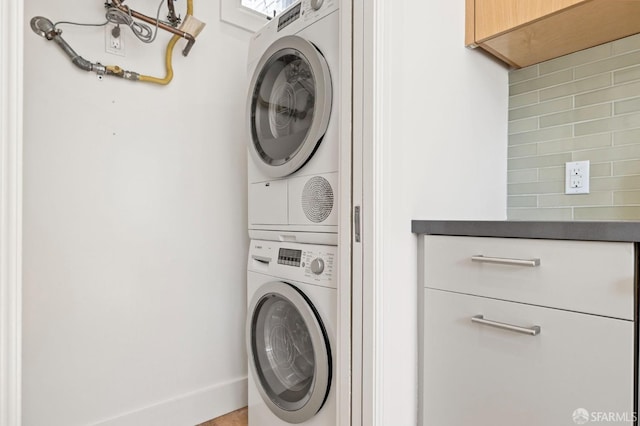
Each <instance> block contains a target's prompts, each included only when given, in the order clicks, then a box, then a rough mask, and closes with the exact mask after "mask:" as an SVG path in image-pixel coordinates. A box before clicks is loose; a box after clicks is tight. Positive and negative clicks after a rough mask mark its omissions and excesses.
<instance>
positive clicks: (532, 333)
mask: <svg viewBox="0 0 640 426" xmlns="http://www.w3.org/2000/svg"><path fill="white" fill-rule="evenodd" d="M471 322H475V323H478V324H484V325H489V326H491V327H496V328H501V329H503V330H509V331H515V332H516V333H523V334H528V335H530V336H537V335H538V334H540V326H538V325H534V326H533V327H531V328H527V327H519V326H517V325H511V324H505V323H503V322H497V321H491V320H486V319H484V315H476V316H474V317H472V318H471Z"/></svg>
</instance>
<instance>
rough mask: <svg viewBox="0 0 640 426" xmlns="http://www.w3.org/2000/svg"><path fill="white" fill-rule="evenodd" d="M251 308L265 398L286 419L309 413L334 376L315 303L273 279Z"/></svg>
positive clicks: (255, 360)
mask: <svg viewBox="0 0 640 426" xmlns="http://www.w3.org/2000/svg"><path fill="white" fill-rule="evenodd" d="M250 312H252V313H251V315H250V320H249V323H248V328H249V330H248V338H249V351H250V359H251V363H252V370H253V372H254V377H255V378H256V382H257V386H258V389H259V391H260V393H261V394H262V397H263V400H264V401H265V402H266V403H267V405H268V406H269V408H270V409H271V411H272V412H274V413H275V414H276V415H278V417H280V418H282V419H283V420H285V421H287V422H292V423H300V422H302V421H305V420H308V419H310V418H311V417H313V416H314V415H315V414H316V413H317V412H318V410H320V408H321V407H322V405H323V404H324V401H325V399H326V397H327V395H328V392H329V386H330V379H331V356H330V348H329V343H328V339H327V336H326V332H325V330H324V327H323V325H322V322H321V320H320V318H319V317H318V315H317V313H316V311H315V309H314V308H313V306H312V305H311V303H310V302H309V300H308V299H307V298H306V297H305V296H304V295H303V294H302V293H301V292H300V291H299V290H298V289H296V288H295V287H293V286H291V285H289V284H286V283H271V284H268V285H267V286H263V287H262V288H261V293H259V294H257V295H256V296H255V297H254V303H253V309H252V310H251V311H250Z"/></svg>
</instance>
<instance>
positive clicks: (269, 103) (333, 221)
mask: <svg viewBox="0 0 640 426" xmlns="http://www.w3.org/2000/svg"><path fill="white" fill-rule="evenodd" d="M338 3H339V0H301V1H299V2H297V3H295V4H294V5H292V6H290V7H289V8H287V9H286V10H285V11H284V12H282V13H281V14H280V15H279V16H277V17H275V18H274V19H273V20H271V21H270V22H269V23H268V24H266V25H265V26H264V27H263V28H262V29H261V30H259V31H258V32H257V33H256V34H255V35H254V36H253V37H252V39H251V42H250V47H249V75H250V76H251V81H250V84H249V92H248V98H247V112H246V114H247V129H248V130H249V132H248V134H247V141H248V151H249V165H248V166H249V171H248V178H249V179H248V182H249V200H248V201H249V236H250V238H257V239H272V240H288V241H298V242H304V243H318V244H337V232H338V208H337V202H338V193H337V192H338V182H339V181H338V166H339V162H338V151H339V145H338V136H339V134H338V119H339V114H338V110H337V105H338V91H337V76H338V65H339V8H338Z"/></svg>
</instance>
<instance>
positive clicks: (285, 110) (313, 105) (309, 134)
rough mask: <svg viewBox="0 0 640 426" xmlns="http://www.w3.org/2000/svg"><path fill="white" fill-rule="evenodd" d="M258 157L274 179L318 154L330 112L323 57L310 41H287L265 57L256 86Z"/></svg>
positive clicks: (253, 107)
mask: <svg viewBox="0 0 640 426" xmlns="http://www.w3.org/2000/svg"><path fill="white" fill-rule="evenodd" d="M251 87H252V90H251V92H250V94H249V96H250V98H249V118H250V129H251V140H252V143H251V146H250V149H251V150H252V151H253V152H252V153H253V157H254V160H255V161H256V163H257V164H258V166H259V167H260V168H261V169H262V170H263V171H264V172H265V173H266V174H267V175H268V176H271V177H282V176H286V175H288V174H290V173H293V172H295V171H296V170H297V169H299V168H300V167H302V166H303V165H304V163H306V161H308V159H309V158H310V157H311V156H312V155H313V152H314V150H315V148H316V146H317V145H318V144H319V143H320V141H321V140H322V137H323V136H324V133H325V132H326V129H327V126H328V121H329V115H330V112H331V79H330V76H329V69H328V66H327V64H326V61H325V59H324V57H323V56H322V55H321V54H320V52H319V51H318V50H317V49H316V48H315V46H313V45H312V44H311V43H309V42H308V41H306V40H304V39H302V38H300V37H295V36H287V37H283V38H282V39H280V40H278V41H277V42H276V43H274V44H273V45H272V46H271V47H270V48H269V49H268V50H267V51H266V52H265V54H264V55H263V58H262V59H261V61H260V62H259V64H258V67H257V69H256V73H255V75H254V78H253V81H252V83H251Z"/></svg>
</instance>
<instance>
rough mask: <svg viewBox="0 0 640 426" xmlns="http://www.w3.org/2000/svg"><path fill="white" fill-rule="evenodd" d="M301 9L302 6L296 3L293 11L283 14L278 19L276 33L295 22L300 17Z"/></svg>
mask: <svg viewBox="0 0 640 426" xmlns="http://www.w3.org/2000/svg"><path fill="white" fill-rule="evenodd" d="M301 8H302V4H301V3H298V4H297V5H296V6H295V7H294V8H293V9H291V10H290V11H288V12H287V13H285V14H284V15H282V16H281V17H280V19H278V31H280V30H281V29H283V28H284V27H286V26H287V25H289V24H290V23H292V22H293V21H295V20H296V19H298V18H299V17H300V9H301Z"/></svg>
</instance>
